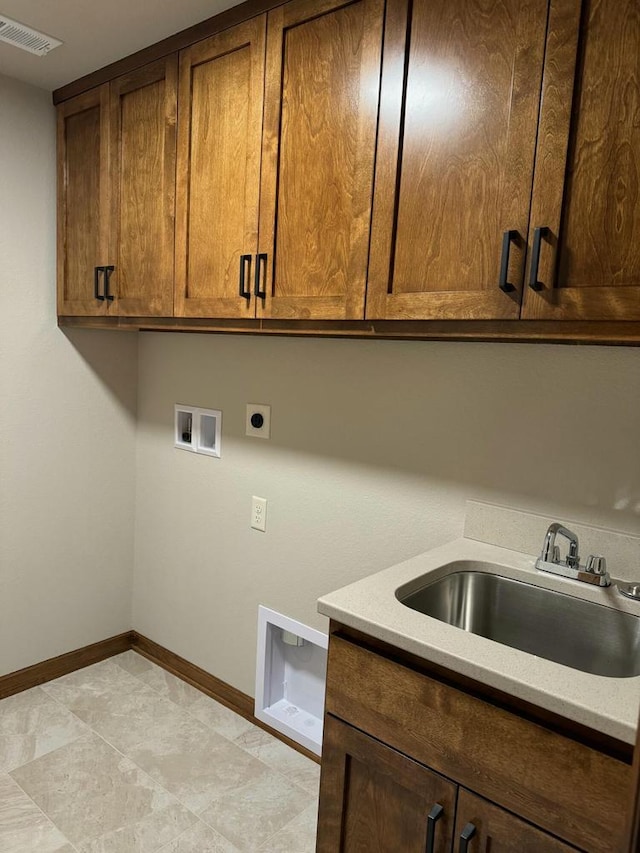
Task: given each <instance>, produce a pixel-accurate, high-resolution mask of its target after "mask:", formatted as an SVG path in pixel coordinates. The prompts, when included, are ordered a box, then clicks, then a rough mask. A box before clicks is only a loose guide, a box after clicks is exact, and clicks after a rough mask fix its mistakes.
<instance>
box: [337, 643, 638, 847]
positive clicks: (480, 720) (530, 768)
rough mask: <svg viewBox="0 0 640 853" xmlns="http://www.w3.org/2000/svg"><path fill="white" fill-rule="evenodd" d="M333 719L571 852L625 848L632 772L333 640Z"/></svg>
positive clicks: (538, 727) (533, 725) (436, 682)
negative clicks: (589, 802) (585, 796)
mask: <svg viewBox="0 0 640 853" xmlns="http://www.w3.org/2000/svg"><path fill="white" fill-rule="evenodd" d="M326 711H327V713H331V714H333V715H335V716H337V717H339V718H340V719H342V720H344V721H345V722H348V723H351V724H352V725H354V726H357V727H358V728H360V729H362V730H363V731H366V732H367V733H369V734H370V735H371V736H373V737H375V738H376V739H378V740H381V741H382V742H384V743H386V744H388V745H390V746H391V747H393V748H395V749H398V750H399V751H401V752H403V753H405V754H406V755H409V756H411V757H413V758H415V759H416V760H417V761H420V762H421V763H423V764H425V765H427V766H428V767H430V768H432V769H433V770H435V771H436V772H439V773H442V774H443V775H444V776H447V777H448V778H450V779H454V780H456V781H457V782H459V783H460V784H462V785H464V786H465V787H468V788H469V789H470V790H472V791H474V792H475V793H477V794H480V795H482V796H484V797H486V798H487V799H490V800H491V801H492V802H494V803H496V804H498V805H500V806H502V807H503V808H506V809H508V810H511V811H513V812H516V813H517V814H519V815H521V816H522V817H523V818H524V819H526V820H529V821H531V822H532V823H534V824H536V825H538V826H540V827H542V828H543V829H545V830H547V831H549V832H551V833H553V834H554V835H556V836H558V837H559V838H561V839H563V840H564V841H566V842H567V843H569V844H575V845H576V846H578V847H582V848H583V849H585V850H589V851H590V852H591V853H599V852H600V851H602V853H610V851H611V850H618V849H623V847H624V844H625V830H626V827H625V815H624V812H623V811H622V810H621V809H620V807H619V803H620V802H624V803H626V802H627V799H628V795H629V790H630V784H631V767H630V766H629V765H628V764H625V763H623V762H620V761H617V760H616V759H613V758H610V757H609V756H606V755H603V754H602V753H600V752H598V751H596V750H593V749H590V748H589V747H586V746H584V745H582V744H580V743H577V742H575V741H573V740H570V739H568V738H565V737H563V736H561V735H558V734H556V733H555V732H553V731H550V730H549V729H547V728H545V727H543V726H541V725H538V724H536V723H532V722H530V721H528V720H525V719H522V718H520V717H519V716H517V715H516V714H512V713H510V712H508V711H506V710H504V709H502V708H498V707H495V706H493V705H491V704H489V703H487V702H485V701H483V700H481V699H478V698H476V697H474V696H471V695H468V694H467V693H465V692H463V691H460V690H458V689H456V688H454V687H450V686H449V685H447V684H446V683H444V682H441V681H439V680H436V679H434V678H429V677H428V676H425V675H423V674H421V673H418V672H415V671H414V670H412V669H411V668H409V667H407V666H402V665H401V664H400V663H398V662H397V661H392V660H389V659H387V658H385V657H383V656H381V655H379V654H376V653H374V652H370V651H368V650H366V649H364V648H362V647H360V646H358V645H356V644H354V643H351V642H349V641H347V640H344V639H341V638H339V637H336V636H335V635H331V637H330V643H329V664H328V674H327V693H326ZM581 790H595V791H598V808H597V809H585V808H583V806H582V804H581V803H580V802H579V801H578V800H577V799H576V791H581Z"/></svg>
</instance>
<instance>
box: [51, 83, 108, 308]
mask: <svg viewBox="0 0 640 853" xmlns="http://www.w3.org/2000/svg"><path fill="white" fill-rule="evenodd" d="M108 113H109V84H108V83H105V84H104V85H103V86H100V87H98V88H97V89H91V90H90V91H89V92H85V93H84V94H83V95H79V96H78V97H77V98H73V99H72V100H69V101H66V102H65V103H64V104H61V105H60V106H59V107H58V130H57V136H58V140H57V141H58V260H57V276H58V314H66V315H70V316H74V315H75V316H84V315H96V314H105V313H106V312H107V305H108V303H107V301H106V300H104V299H102V300H100V299H96V297H95V293H94V271H95V268H96V267H97V266H103V265H105V264H107V263H108V260H107V258H108V251H109V232H108V228H109V221H108V212H109V180H108V171H109V131H108ZM99 286H100V291H99V292H100V293H102V286H103V285H102V280H100V283H99Z"/></svg>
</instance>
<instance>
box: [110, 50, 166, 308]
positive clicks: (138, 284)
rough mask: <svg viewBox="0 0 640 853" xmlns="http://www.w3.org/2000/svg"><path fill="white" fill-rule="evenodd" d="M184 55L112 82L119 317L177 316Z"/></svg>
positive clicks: (113, 287)
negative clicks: (178, 162) (176, 236)
mask: <svg viewBox="0 0 640 853" xmlns="http://www.w3.org/2000/svg"><path fill="white" fill-rule="evenodd" d="M177 78H178V70H177V56H175V55H174V56H170V57H168V58H167V59H162V60H160V61H159V62H154V63H152V64H150V65H146V66H144V67H143V68H141V69H140V70H138V71H134V72H132V73H131V74H127V75H126V76H123V77H119V78H118V79H116V80H114V81H112V83H111V111H110V119H111V126H110V133H111V172H110V181H111V228H110V232H111V233H110V237H111V247H110V252H109V264H110V265H112V266H114V267H115V269H114V271H113V273H112V274H111V275H110V280H109V290H110V293H111V294H114V295H115V305H114V308H115V310H116V313H118V314H120V315H124V316H129V317H131V316H134V317H135V316H138V317H145V316H148V317H153V316H156V317H158V316H159V317H167V316H171V315H172V313H173V272H174V271H173V266H174V263H173V258H174V255H173V246H174V210H175V181H176V178H175V169H176V111H177Z"/></svg>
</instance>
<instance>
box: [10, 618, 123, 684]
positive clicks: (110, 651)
mask: <svg viewBox="0 0 640 853" xmlns="http://www.w3.org/2000/svg"><path fill="white" fill-rule="evenodd" d="M131 641H132V632H131V631H125V632H124V633H123V634H118V635H117V636H115V637H110V638H109V639H107V640H100V641H99V642H97V643H91V645H89V646H83V648H81V649H74V651H72V652H65V654H62V655H58V656H57V657H54V658H49V659H48V660H45V661H42V662H40V663H36V664H34V665H33V666H27V667H25V668H24V669H19V670H17V671H16V672H10V673H9V674H8V675H2V676H0V699H6V697H7V696H13V695H14V693H21V692H22V691H23V690H30V689H31V688H32V687H37V686H38V685H39V684H44V683H45V682H47V681H52V680H53V679H54V678H60V677H61V676H62V675H67V674H68V673H69V672H75V671H76V670H77V669H82V668H83V667H85V666H90V665H91V664H93V663H98V662H99V661H101V660H105V659H106V658H110V657H112V656H113V655H119V654H121V653H122V652H126V651H127V649H130V648H131Z"/></svg>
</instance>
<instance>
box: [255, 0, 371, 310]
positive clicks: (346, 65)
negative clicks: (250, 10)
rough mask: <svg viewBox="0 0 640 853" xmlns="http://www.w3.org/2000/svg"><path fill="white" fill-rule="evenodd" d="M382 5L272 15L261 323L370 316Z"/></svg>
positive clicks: (324, 2) (301, 1) (335, 5)
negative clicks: (366, 297)
mask: <svg viewBox="0 0 640 853" xmlns="http://www.w3.org/2000/svg"><path fill="white" fill-rule="evenodd" d="M383 8H384V4H383V2H382V0H353V2H345V1H344V0H293V2H290V3H287V4H285V5H284V6H280V7H279V8H277V9H274V10H273V11H271V12H269V18H268V35H267V66H266V84H265V85H266V88H265V124H264V134H263V155H262V178H261V197H260V248H259V252H260V253H261V255H262V258H261V262H262V263H261V269H260V276H261V278H260V289H261V292H263V293H264V294H265V295H264V298H263V299H261V300H260V302H259V304H258V316H261V317H274V318H280V319H297V320H304V319H317V320H344V319H362V318H363V317H364V295H365V284H366V270H367V252H368V242H369V230H370V218H371V192H372V185H373V169H374V150H375V141H376V119H377V110H378V88H379V85H378V84H379V75H380V53H381V42H382V21H383ZM265 256H266V257H265Z"/></svg>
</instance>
